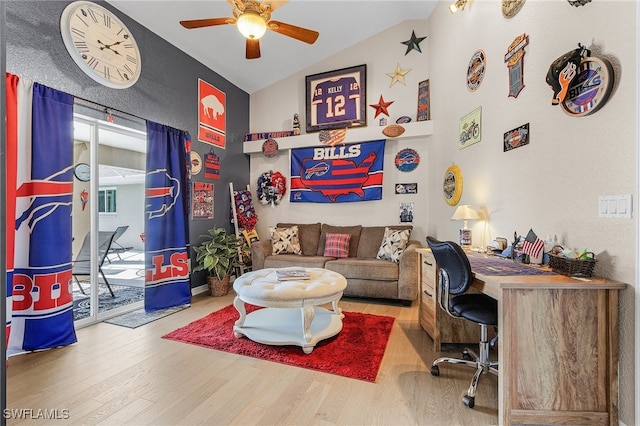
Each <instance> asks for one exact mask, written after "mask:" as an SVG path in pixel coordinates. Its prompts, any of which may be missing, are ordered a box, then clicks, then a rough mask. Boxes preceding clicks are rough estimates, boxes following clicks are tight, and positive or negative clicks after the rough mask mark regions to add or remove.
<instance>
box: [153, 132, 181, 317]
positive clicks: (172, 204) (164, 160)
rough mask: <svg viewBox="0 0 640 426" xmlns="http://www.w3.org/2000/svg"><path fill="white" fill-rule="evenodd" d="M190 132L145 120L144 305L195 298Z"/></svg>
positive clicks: (157, 307) (168, 304) (165, 305)
mask: <svg viewBox="0 0 640 426" xmlns="http://www.w3.org/2000/svg"><path fill="white" fill-rule="evenodd" d="M188 146H190V138H189V134H188V133H186V132H184V131H182V130H177V129H174V128H171V127H168V126H164V125H162V124H157V123H153V122H149V121H147V178H146V200H145V269H146V274H145V294H144V308H145V311H147V312H153V311H157V310H160V309H165V308H169V307H171V306H181V305H186V304H189V303H191V286H190V284H189V268H188V264H189V252H188V248H187V243H188V239H189V214H188V197H187V196H186V194H187V189H188V175H187V173H188V169H187V149H188Z"/></svg>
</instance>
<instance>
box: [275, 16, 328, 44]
mask: <svg viewBox="0 0 640 426" xmlns="http://www.w3.org/2000/svg"><path fill="white" fill-rule="evenodd" d="M267 27H268V28H269V29H270V30H271V31H275V32H277V33H280V34H282V35H286V36H288V37H292V38H295V39H296V40H300V41H303V42H305V43H308V44H313V43H315V41H316V40H317V39H318V36H319V35H320V33H318V32H317V31H313V30H309V29H307V28H302V27H297V26H295V25H291V24H285V23H284V22H279V21H269V22H268V23H267Z"/></svg>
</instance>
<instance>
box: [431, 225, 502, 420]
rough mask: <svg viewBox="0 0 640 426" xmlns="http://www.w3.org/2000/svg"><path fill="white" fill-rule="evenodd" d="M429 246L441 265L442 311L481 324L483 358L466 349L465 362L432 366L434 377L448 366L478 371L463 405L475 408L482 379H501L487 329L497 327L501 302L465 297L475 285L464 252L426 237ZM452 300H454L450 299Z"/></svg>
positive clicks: (474, 295) (483, 296) (453, 360)
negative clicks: (489, 376)
mask: <svg viewBox="0 0 640 426" xmlns="http://www.w3.org/2000/svg"><path fill="white" fill-rule="evenodd" d="M427 244H428V245H429V248H431V252H432V253H433V256H434V257H435V259H436V263H437V265H438V278H439V280H438V281H439V284H438V292H437V293H438V302H439V304H440V307H441V308H442V309H444V310H445V311H446V312H447V313H448V314H449V315H451V316H452V317H454V318H464V319H467V320H469V321H473V322H475V323H478V324H480V354H479V355H478V354H476V353H475V352H474V351H473V350H471V349H469V348H465V349H464V351H463V352H462V356H463V358H464V359H457V358H448V357H443V358H438V359H437V360H435V361H434V362H433V364H432V366H431V374H432V375H434V376H439V375H440V368H439V366H438V365H439V364H441V363H443V362H448V363H451V364H462V365H467V366H469V367H473V368H475V369H476V373H475V374H474V375H473V379H472V380H471V385H470V386H469V389H468V390H467V393H466V395H464V396H463V397H462V402H463V403H464V405H466V406H467V407H469V408H473V406H474V405H475V396H476V388H477V386H478V380H479V379H480V375H482V374H486V373H492V374H495V375H496V376H497V375H498V362H497V361H490V360H489V348H490V347H491V346H493V345H495V342H496V339H497V336H496V338H494V339H492V341H491V342H489V341H488V327H489V326H494V327H495V326H497V325H498V301H497V300H495V299H493V298H492V297H489V296H487V295H486V294H482V293H466V292H467V290H468V289H469V287H470V286H471V283H472V282H473V274H472V272H471V265H470V264H469V259H468V258H467V255H466V254H465V253H464V251H463V250H462V248H461V247H460V246H459V245H458V244H456V243H454V242H451V241H438V240H436V239H435V238H433V237H427ZM450 296H452V297H450Z"/></svg>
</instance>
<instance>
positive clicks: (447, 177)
mask: <svg viewBox="0 0 640 426" xmlns="http://www.w3.org/2000/svg"><path fill="white" fill-rule="evenodd" d="M442 192H443V195H444V200H445V201H446V202H447V204H449V205H450V206H455V205H456V204H458V201H460V197H461V196H462V170H460V167H459V166H456V165H455V164H452V165H451V166H450V167H449V168H448V169H447V170H446V171H445V172H444V181H443V182H442Z"/></svg>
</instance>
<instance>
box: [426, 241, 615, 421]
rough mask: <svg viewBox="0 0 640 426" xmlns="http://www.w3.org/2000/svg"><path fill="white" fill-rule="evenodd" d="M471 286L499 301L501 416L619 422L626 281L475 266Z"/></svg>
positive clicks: (543, 419)
mask: <svg viewBox="0 0 640 426" xmlns="http://www.w3.org/2000/svg"><path fill="white" fill-rule="evenodd" d="M468 256H469V258H470V259H471V258H472V257H473V256H484V255H481V254H478V253H468ZM497 261H498V259H497ZM499 261H503V260H499ZM473 286H474V287H476V288H477V289H479V290H480V291H482V292H484V293H485V294H488V295H490V296H492V297H494V298H496V299H497V300H498V301H499V304H498V309H499V325H498V335H499V337H498V342H499V343H498V360H499V362H500V367H499V370H500V375H499V378H498V395H499V398H500V401H499V412H498V418H499V423H500V424H507V425H511V424H576V425H577V424H579V425H587V424H588V425H617V424H618V294H619V291H620V290H622V289H624V288H625V287H626V284H624V283H620V282H616V281H610V280H605V279H601V278H592V279H589V281H583V280H581V279H577V278H571V277H566V276H563V275H559V274H553V275H525V274H522V275H508V276H499V275H488V274H482V273H477V272H476V273H475V282H474V284H473ZM436 287H437V286H436ZM478 328H479V327H478Z"/></svg>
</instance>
